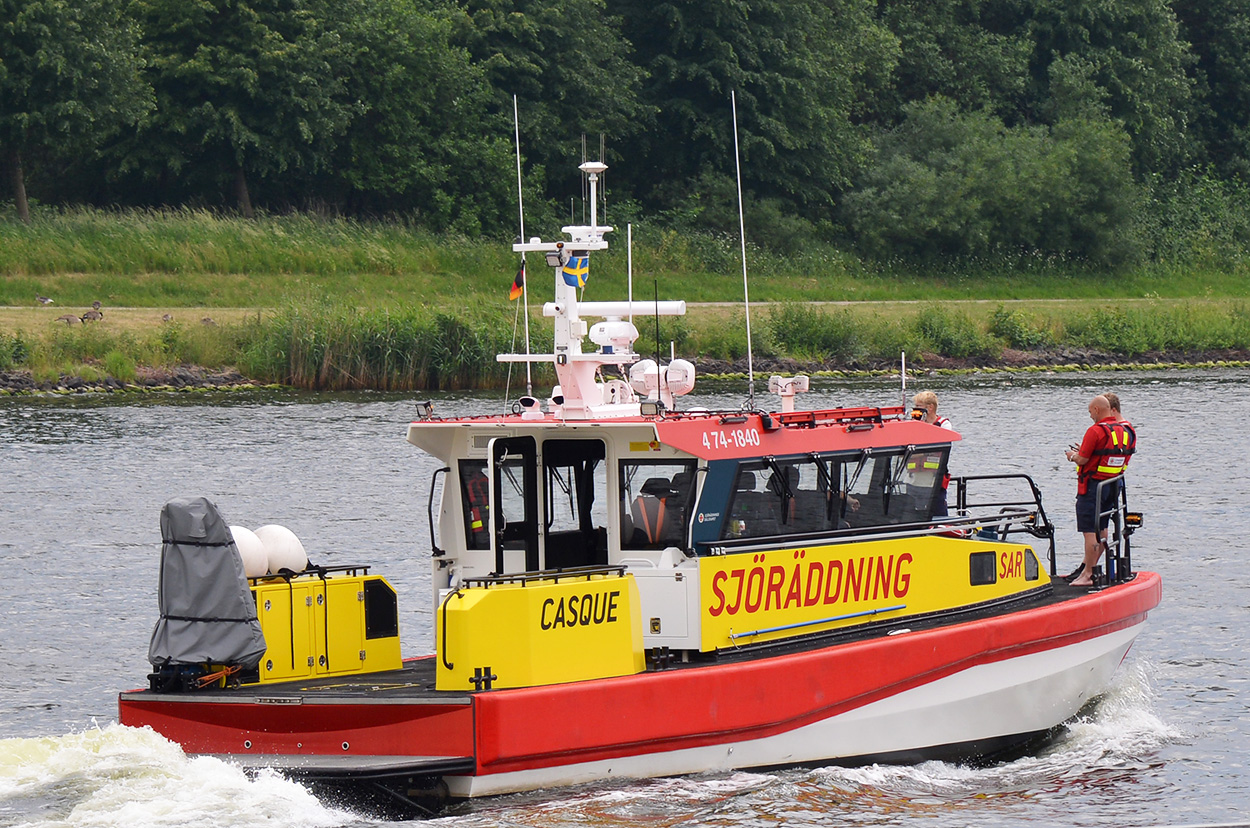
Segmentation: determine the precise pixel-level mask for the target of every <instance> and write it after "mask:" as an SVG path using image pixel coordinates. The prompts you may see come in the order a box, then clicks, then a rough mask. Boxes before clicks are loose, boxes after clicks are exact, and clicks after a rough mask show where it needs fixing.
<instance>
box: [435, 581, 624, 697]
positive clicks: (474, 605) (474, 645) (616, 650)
mask: <svg viewBox="0 0 1250 828" xmlns="http://www.w3.org/2000/svg"><path fill="white" fill-rule="evenodd" d="M435 616H436V617H435V624H436V628H435V634H436V640H437V642H438V675H437V680H436V686H437V688H438V689H439V690H488V689H498V688H505V687H533V686H539V685H545V684H559V683H562V682H569V681H583V680H586V679H597V678H608V677H610V676H624V675H632V674H634V673H640V672H642V671H643V669H644V668H645V666H646V665H645V657H644V653H643V643H642V625H641V624H640V623H639V617H640V611H639V599H638V586H637V584H636V583H635V581H634V578H633V577H632V576H630V575H626V574H623V573H611V574H606V575H605V574H587V575H569V574H566V573H545V574H543V575H542V576H541V577H535V578H518V579H511V580H509V579H499V580H492V579H482V580H481V581H474V582H471V583H470V584H469V585H467V586H464V587H461V588H460V589H455V590H452V591H450V592H448V593H447V595H446V596H445V597H444V598H443V600H442V601H441V602H440V605H439V608H438V610H437V611H436V613H435Z"/></svg>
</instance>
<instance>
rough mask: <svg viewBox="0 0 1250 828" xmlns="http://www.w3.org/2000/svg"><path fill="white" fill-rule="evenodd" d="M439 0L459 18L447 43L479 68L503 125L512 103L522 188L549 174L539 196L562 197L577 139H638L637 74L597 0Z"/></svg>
mask: <svg viewBox="0 0 1250 828" xmlns="http://www.w3.org/2000/svg"><path fill="white" fill-rule="evenodd" d="M449 2H450V3H452V4H453V8H455V9H457V10H458V12H459V14H458V18H457V20H458V22H457V29H456V36H455V42H456V43H458V44H462V45H463V46H464V47H465V48H467V49H468V50H469V53H470V54H471V55H472V56H473V60H474V62H475V63H477V64H478V65H480V66H481V67H482V68H483V69H485V71H486V76H487V80H488V81H489V83H490V85H491V88H492V89H493V90H494V108H493V111H494V112H496V113H500V114H503V115H504V116H505V117H506V119H507V122H508V123H509V124H510V123H511V121H512V96H513V95H516V96H517V98H518V108H519V110H520V128H521V139H522V151H523V153H524V155H525V157H526V159H527V163H528V165H529V167H530V169H531V175H530V176H529V178H528V180H529V182H530V183H531V184H534V183H539V184H542V183H543V182H544V181H545V180H546V176H548V175H551V176H553V178H551V179H550V182H551V184H552V189H551V191H550V192H549V193H548V194H549V195H552V196H556V197H560V196H563V195H566V194H567V193H568V190H569V187H568V183H569V182H570V181H571V180H576V175H577V173H576V171H575V170H574V169H573V168H574V167H575V165H577V164H579V163H581V161H582V160H583V159H582V157H581V142H580V140H581V136H583V135H589V136H593V138H592V139H591V140H592V142H593V143H594V144H595V145H596V146H597V145H598V135H599V134H604V135H605V137H606V138H607V139H609V143H610V144H611V143H619V142H625V141H629V140H631V139H632V138H633V137H634V136H636V135H637V134H638V132H639V130H640V129H641V127H642V121H643V119H645V117H646V115H647V108H646V107H645V106H643V105H642V104H641V103H640V102H639V97H638V93H639V88H640V84H641V81H642V72H641V70H640V69H639V68H638V66H637V65H636V64H635V62H633V61H632V60H631V51H630V44H629V43H628V42H627V41H626V40H625V39H624V38H623V37H622V36H621V31H620V27H619V21H618V20H617V19H616V18H615V17H614V16H613V14H611V13H610V12H611V11H614V10H612V9H609V8H606V7H605V4H604V0H449ZM589 155H590V156H591V157H592V158H594V159H596V160H598V153H597V152H590V153H589ZM610 175H611V173H610ZM557 182H558V183H557Z"/></svg>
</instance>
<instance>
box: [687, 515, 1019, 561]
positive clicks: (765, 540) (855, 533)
mask: <svg viewBox="0 0 1250 828" xmlns="http://www.w3.org/2000/svg"><path fill="white" fill-rule="evenodd" d="M1036 515H1037V512H1036V511H1033V510H1028V509H1021V510H1019V511H1016V512H1000V513H998V514H996V515H992V516H986V515H967V516H954V515H952V516H947V517H941V518H934V519H933V520H931V521H923V522H917V523H889V524H882V525H880V526H865V527H858V528H855V529H829V530H826V531H822V532H802V533H795V534H787V535H769V536H762V537H758V538H727V539H724V540H716V541H700V542H699V544H698V545H699V548H700V549H701V550H703V552H702V553H701V554H710V555H724V554H730V553H734V554H736V553H739V552H751V551H755V550H757V549H775V548H776V546H777V544H776V540H777V538H779V537H781V538H785V540H786V541H788V542H792V543H793V542H797V543H803V544H812V543H816V542H821V541H824V542H832V543H838V542H845V541H854V540H865V539H870V540H883V539H896V538H918V537H925V536H928V535H943V534H948V533H950V532H951V531H952V530H956V529H960V528H962V527H968V528H973V527H975V528H980V527H981V526H982V525H984V524H986V523H998V524H1002V523H1004V522H1006V523H1008V524H1012V523H1017V522H1019V523H1020V524H1022V525H1021V527H1020V528H1019V529H1013V530H1012V531H1014V532H1029V533H1030V534H1035V530H1034V529H1032V528H1030V527H1029V526H1027V525H1025V524H1028V523H1029V522H1031V521H1033V520H1034V519H1035V517H1036Z"/></svg>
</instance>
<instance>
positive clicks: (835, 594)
mask: <svg viewBox="0 0 1250 828" xmlns="http://www.w3.org/2000/svg"><path fill="white" fill-rule="evenodd" d="M699 582H700V593H701V595H700V599H701V606H702V643H701V649H702V650H704V651H705V652H706V651H710V650H715V649H717V648H723V647H733V646H741V645H743V644H751V643H756V642H761V641H775V640H778V639H782V638H788V637H790V636H795V635H802V634H805V633H812V632H821V631H825V630H833V629H840V628H844V627H851V626H855V625H857V624H863V623H866V622H869V621H873V620H878V619H889V618H898V617H902V616H915V615H924V614H927V613H932V612H938V611H940V610H947V609H953V608H956V607H968V606H973V605H975V604H980V603H984V602H987V601H995V600H999V599H1003V598H1006V597H1009V596H1011V595H1014V594H1017V593H1021V592H1027V591H1029V590H1032V589H1035V588H1037V587H1040V586H1043V585H1044V584H1046V583H1048V582H1049V577H1048V576H1047V575H1046V573H1045V572H1044V571H1042V568H1041V567H1040V566H1039V565H1038V561H1037V558H1036V556H1035V555H1034V553H1033V550H1032V549H1031V548H1029V547H1028V546H1024V545H1022V544H1017V543H1001V542H995V541H988V540H987V541H980V540H971V541H970V540H969V539H964V538H953V537H940V536H924V537H914V538H898V539H891V540H875V541H865V542H862V543H842V544H836V545H823V546H810V547H792V548H788V549H777V550H769V551H763V552H756V553H739V554H736V555H721V556H710V557H706V558H701V559H700V560H699Z"/></svg>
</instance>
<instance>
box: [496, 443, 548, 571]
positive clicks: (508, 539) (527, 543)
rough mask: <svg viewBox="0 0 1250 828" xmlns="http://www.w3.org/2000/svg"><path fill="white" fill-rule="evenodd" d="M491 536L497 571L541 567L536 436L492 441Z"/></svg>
mask: <svg viewBox="0 0 1250 828" xmlns="http://www.w3.org/2000/svg"><path fill="white" fill-rule="evenodd" d="M487 471H488V473H489V475H490V481H491V485H490V537H491V547H492V549H493V550H494V552H495V572H496V573H497V574H500V575H503V574H506V573H512V572H533V571H535V570H537V569H538V568H539V567H538V448H537V445H536V444H535V442H534V438H533V437H506V438H505V437H496V438H495V439H493V440H491V441H490V468H489V469H488V470H487Z"/></svg>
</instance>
